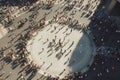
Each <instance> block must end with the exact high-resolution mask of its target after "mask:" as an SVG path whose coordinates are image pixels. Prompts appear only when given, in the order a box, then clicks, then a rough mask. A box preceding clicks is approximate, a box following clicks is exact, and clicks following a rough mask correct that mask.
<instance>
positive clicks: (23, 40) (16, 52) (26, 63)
mask: <svg viewBox="0 0 120 80" xmlns="http://www.w3.org/2000/svg"><path fill="white" fill-rule="evenodd" d="M9 1H11V0H8V1H5V2H4V0H1V2H2V3H4V6H2V7H0V23H1V24H3V25H4V26H9V25H10V24H12V23H13V21H14V18H15V16H11V15H12V14H13V13H15V12H16V11H17V10H19V9H20V8H22V7H25V9H26V10H27V9H30V6H31V3H32V2H35V1H36V0H33V1H32V0H20V3H21V4H20V5H19V6H17V7H13V6H14V5H17V4H18V2H15V4H12V3H11V2H9ZM12 1H15V0H12ZM31 1H32V2H31ZM61 1H62V0H61ZM65 1H66V2H67V3H69V4H68V5H67V6H64V5H63V6H64V7H65V8H64V9H63V11H61V12H59V10H58V12H56V14H55V15H54V16H53V18H52V19H51V20H50V21H49V22H48V23H47V24H46V20H47V19H46V16H47V15H48V14H49V13H50V12H48V13H45V15H44V16H43V18H42V19H40V20H37V15H38V14H39V12H38V10H39V8H43V9H44V8H46V9H50V11H51V10H52V6H53V5H54V4H55V2H56V0H40V2H39V4H32V6H33V7H32V9H31V10H32V11H33V13H32V14H31V15H30V16H29V18H25V19H23V20H21V21H19V23H18V27H17V28H18V29H19V28H21V27H23V26H24V24H25V23H27V22H28V21H29V23H30V24H29V27H28V28H27V29H26V32H25V34H24V35H23V34H19V35H16V36H19V39H18V40H17V44H16V49H12V48H11V49H10V50H9V53H7V54H5V51H6V50H7V49H8V48H7V47H4V48H1V50H0V58H1V60H0V61H1V69H0V70H2V69H3V68H4V66H5V65H6V64H9V63H11V65H12V69H15V68H16V67H18V66H20V67H21V68H22V70H21V71H20V72H19V74H21V72H24V71H25V75H23V74H21V75H20V76H19V77H18V79H21V80H25V76H27V75H28V74H30V76H29V77H28V79H32V78H33V77H34V76H35V75H36V74H37V72H38V70H39V69H40V67H41V66H38V65H36V64H34V62H33V61H31V60H30V59H29V54H30V53H29V52H28V51H27V49H26V45H27V41H28V40H30V39H31V38H32V36H33V33H34V32H36V31H38V30H41V29H43V28H44V27H45V26H47V25H50V24H52V23H53V22H57V23H59V24H60V25H68V26H69V27H71V28H74V29H78V30H79V31H80V30H81V29H82V30H86V31H88V30H90V31H91V33H90V35H91V34H92V38H93V40H94V41H95V44H96V46H97V53H99V54H100V55H99V54H98V55H99V56H98V55H97V56H96V57H95V60H94V63H93V65H92V66H91V67H90V66H89V65H88V67H90V71H88V73H84V74H81V73H80V72H75V73H73V75H72V76H71V75H68V76H66V77H65V78H64V79H63V80H79V79H81V80H85V79H86V78H87V77H88V78H89V75H90V73H93V72H92V71H94V72H95V71H96V72H95V73H96V74H97V75H96V76H97V77H96V80H97V79H98V80H99V78H101V79H103V78H102V77H104V76H103V74H105V73H111V72H113V71H115V70H117V69H116V68H117V66H116V64H117V63H118V62H120V54H119V53H120V50H119V47H120V39H117V40H115V41H114V42H113V45H114V44H115V45H114V47H112V48H107V50H106V51H107V52H106V53H109V54H112V57H113V58H112V59H111V58H108V57H103V55H101V54H102V53H103V50H102V48H101V46H106V45H108V44H110V43H107V42H108V39H109V38H108V36H109V35H112V34H117V32H116V30H117V29H118V27H119V25H118V24H117V23H116V22H115V21H114V20H112V18H111V17H110V16H108V17H104V16H102V17H101V16H98V15H93V16H92V14H93V11H91V10H88V9H89V8H92V9H94V8H95V6H93V5H92V3H94V2H95V1H92V0H90V1H89V2H88V4H87V6H83V5H82V4H83V1H84V0H81V1H77V0H74V1H73V2H72V3H71V2H70V0H65ZM97 1H99V0H97ZM97 1H96V2H97ZM102 1H103V0H102ZM97 4H98V2H97V3H96V6H97ZM0 5H3V4H0ZM74 6H76V7H79V11H81V10H85V11H88V13H87V14H86V15H87V16H89V17H90V18H91V25H90V26H87V25H85V24H81V23H80V22H79V21H78V20H77V19H74V15H75V13H76V11H72V13H71V16H72V17H71V16H70V17H69V16H67V15H66V14H67V13H68V12H69V11H71V10H72V9H73V8H74ZM31 10H30V11H31ZM82 16H83V15H82ZM91 16H92V17H91ZM54 29H56V28H54ZM71 32H72V29H71ZM47 41H49V40H47ZM111 44H112V43H111ZM59 45H61V43H60V42H59ZM43 50H44V49H43ZM101 56H102V57H101ZM109 59H111V60H114V61H115V62H116V63H111V64H110V65H109V66H108V63H109V62H108V60H109ZM51 65H52V64H51ZM100 65H101V66H103V72H101V71H98V70H97V69H98V67H99V66H100ZM1 76H2V74H0V77H1ZM107 78H109V79H110V76H107ZM47 79H48V80H49V79H53V80H58V79H59V78H52V76H51V75H50V76H47ZM38 80H40V79H38Z"/></svg>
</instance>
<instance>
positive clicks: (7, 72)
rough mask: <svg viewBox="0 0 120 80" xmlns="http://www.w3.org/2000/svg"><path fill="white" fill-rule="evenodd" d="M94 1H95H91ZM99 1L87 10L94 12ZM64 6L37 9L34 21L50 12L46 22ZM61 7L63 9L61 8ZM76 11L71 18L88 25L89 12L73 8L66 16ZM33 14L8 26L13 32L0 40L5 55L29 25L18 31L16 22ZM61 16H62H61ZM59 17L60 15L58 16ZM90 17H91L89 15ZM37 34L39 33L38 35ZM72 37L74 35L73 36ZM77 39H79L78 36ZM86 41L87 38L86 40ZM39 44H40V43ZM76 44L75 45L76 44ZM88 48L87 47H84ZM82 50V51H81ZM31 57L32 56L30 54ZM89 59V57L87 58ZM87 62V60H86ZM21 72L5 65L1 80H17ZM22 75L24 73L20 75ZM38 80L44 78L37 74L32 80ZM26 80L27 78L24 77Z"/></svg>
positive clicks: (60, 4)
mask: <svg viewBox="0 0 120 80" xmlns="http://www.w3.org/2000/svg"><path fill="white" fill-rule="evenodd" d="M93 1H95V0H93ZM87 2H88V0H84V3H83V4H82V5H86V3H87ZM99 2H100V1H99V0H97V1H95V3H94V4H93V7H95V8H94V9H92V7H91V8H89V10H90V9H91V10H93V12H94V11H95V9H96V8H97V5H99ZM64 5H67V3H66V2H63V3H62V2H61V3H56V4H55V5H54V6H53V7H52V9H50V10H43V9H41V8H40V9H39V10H38V12H39V14H38V16H37V19H36V21H38V20H40V19H41V18H43V16H44V14H45V13H48V12H51V13H50V14H48V15H47V17H46V18H47V20H51V19H52V18H53V16H54V15H55V14H56V13H55V11H56V10H58V12H61V11H62V10H63V8H64V7H65V6H64ZM62 6H63V7H62ZM74 10H75V11H77V12H76V14H75V16H74V17H73V18H74V19H78V21H79V22H80V23H81V24H83V23H85V25H88V24H89V23H90V20H89V18H90V16H89V17H85V16H86V15H87V13H86V12H87V11H89V10H83V9H81V11H79V8H78V7H74V9H72V10H71V11H70V12H69V13H68V14H66V15H68V16H71V15H70V14H71V13H72V11H74ZM32 13H34V12H33V11H29V12H27V13H25V14H22V15H20V16H18V17H17V18H16V19H15V21H14V22H13V24H12V25H11V26H10V27H11V28H13V29H14V30H13V31H10V32H8V34H6V35H5V36H4V37H3V38H2V39H0V48H2V47H7V48H8V49H7V50H6V51H5V54H7V53H8V52H9V50H10V49H11V48H13V49H15V45H16V43H17V42H16V41H17V40H18V38H19V36H20V34H25V33H26V32H25V29H27V28H28V25H29V22H26V23H25V25H24V27H22V28H20V29H17V26H18V22H19V21H20V20H21V19H24V18H29V16H30V15H31V14H32ZM61 15H63V14H61ZM58 16H60V15H58ZM91 16H92V15H91ZM38 34H39V33H38ZM79 34H80V35H82V33H79ZM73 36H74V34H73ZM78 38H80V36H78ZM86 39H87V38H86ZM88 43H90V42H89V40H88ZM40 44H41V43H40ZM76 44H77V43H76ZM86 47H88V46H86ZM81 50H82V49H81ZM87 53H88V52H87ZM31 55H32V54H31ZM88 57H89V56H88ZM87 61H88V60H87ZM0 64H2V61H1V62H0ZM20 70H21V68H20V67H19V66H18V67H17V68H15V69H12V68H11V64H6V65H5V67H4V68H3V69H2V70H0V73H3V74H4V75H3V76H2V78H3V79H5V80H19V79H17V78H18V77H19V76H20V74H18V73H19V71H20ZM22 74H23V75H24V72H23V73H22ZM40 77H41V79H40V80H46V77H44V76H42V74H39V73H38V74H37V75H36V76H35V77H34V78H33V79H32V80H37V78H40ZM25 78H26V80H27V78H28V76H26V77H25Z"/></svg>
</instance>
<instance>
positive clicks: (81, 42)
mask: <svg viewBox="0 0 120 80" xmlns="http://www.w3.org/2000/svg"><path fill="white" fill-rule="evenodd" d="M86 49H87V50H86ZM27 50H28V51H29V52H30V54H31V60H33V62H34V63H35V64H37V65H39V66H40V68H41V69H40V71H39V72H40V73H43V74H44V73H46V74H47V75H52V76H54V77H58V76H59V77H61V78H63V77H65V76H67V74H69V73H71V72H76V71H80V72H84V71H86V70H87V66H88V65H91V63H92V61H93V58H94V55H95V46H94V44H93V42H92V41H91V39H90V38H89V36H88V34H87V33H85V32H84V31H79V30H77V29H73V28H70V27H68V26H67V25H60V24H58V23H53V24H50V25H48V26H46V27H45V28H44V29H42V30H40V31H38V32H35V33H34V36H33V38H32V39H31V40H30V41H28V44H27Z"/></svg>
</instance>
